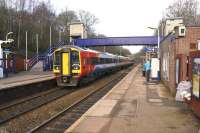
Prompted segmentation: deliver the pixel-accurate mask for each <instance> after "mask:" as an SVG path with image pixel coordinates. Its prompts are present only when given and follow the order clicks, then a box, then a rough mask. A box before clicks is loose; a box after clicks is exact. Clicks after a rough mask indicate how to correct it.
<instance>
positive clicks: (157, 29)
mask: <svg viewBox="0 0 200 133" xmlns="http://www.w3.org/2000/svg"><path fill="white" fill-rule="evenodd" d="M148 28H149V29H152V30H156V31H157V33H158V36H157V37H158V46H157V48H158V49H157V55H158V58H160V33H159V28H153V27H148Z"/></svg>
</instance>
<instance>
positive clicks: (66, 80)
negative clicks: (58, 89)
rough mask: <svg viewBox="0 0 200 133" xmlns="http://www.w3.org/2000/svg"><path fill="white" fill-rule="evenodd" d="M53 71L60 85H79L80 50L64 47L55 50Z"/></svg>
mask: <svg viewBox="0 0 200 133" xmlns="http://www.w3.org/2000/svg"><path fill="white" fill-rule="evenodd" d="M53 72H54V74H55V76H56V80H57V84H58V86H77V84H78V81H79V79H80V72H81V67H80V50H79V49H78V48H77V47H72V46H70V47H67V46H66V47H62V48H59V49H57V50H55V52H54V65H53Z"/></svg>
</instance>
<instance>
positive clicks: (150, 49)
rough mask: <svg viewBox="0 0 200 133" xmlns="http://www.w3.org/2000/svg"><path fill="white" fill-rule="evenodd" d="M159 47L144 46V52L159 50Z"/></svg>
mask: <svg viewBox="0 0 200 133" xmlns="http://www.w3.org/2000/svg"><path fill="white" fill-rule="evenodd" d="M157 51H158V48H144V52H157Z"/></svg>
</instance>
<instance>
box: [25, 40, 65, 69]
mask: <svg viewBox="0 0 200 133" xmlns="http://www.w3.org/2000/svg"><path fill="white" fill-rule="evenodd" d="M65 42H66V41H61V42H59V43H56V44H54V45H53V47H51V49H50V48H48V49H47V51H46V52H44V53H43V54H40V55H38V58H37V55H36V56H33V57H32V58H31V59H29V61H28V70H30V69H31V68H32V67H33V66H34V65H35V64H36V63H38V61H43V64H44V70H50V69H52V68H53V52H54V51H55V49H57V48H59V47H62V46H63V45H64V44H66V43H65Z"/></svg>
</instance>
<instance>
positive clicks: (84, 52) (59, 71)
mask: <svg viewBox="0 0 200 133" xmlns="http://www.w3.org/2000/svg"><path fill="white" fill-rule="evenodd" d="M132 64H133V63H132V62H131V61H130V59H129V58H128V57H124V56H117V55H113V54H110V53H105V52H99V51H95V50H91V49H87V48H80V47H77V46H73V45H65V46H63V47H61V48H58V49H57V50H55V52H54V65H53V72H54V74H55V76H56V80H57V84H58V86H77V85H79V84H80V83H85V82H89V81H92V80H94V79H96V78H98V77H100V76H103V75H105V74H106V73H111V72H114V71H116V70H119V69H121V68H124V67H127V66H130V65H132Z"/></svg>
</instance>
